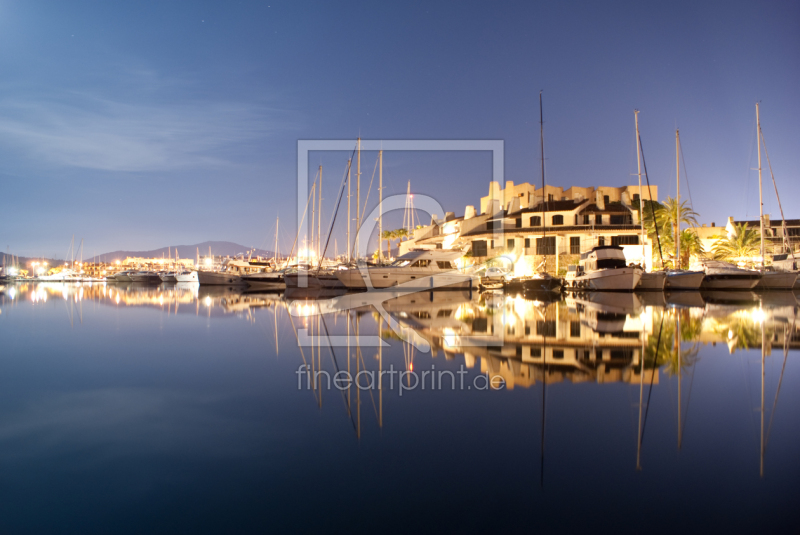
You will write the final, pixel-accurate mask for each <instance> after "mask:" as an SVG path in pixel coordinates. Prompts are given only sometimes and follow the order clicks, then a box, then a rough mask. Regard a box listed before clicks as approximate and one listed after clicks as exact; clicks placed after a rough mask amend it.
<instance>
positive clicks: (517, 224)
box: [514, 217, 522, 228]
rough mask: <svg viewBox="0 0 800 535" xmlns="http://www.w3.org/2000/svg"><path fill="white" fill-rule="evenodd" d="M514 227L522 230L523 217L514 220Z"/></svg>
mask: <svg viewBox="0 0 800 535" xmlns="http://www.w3.org/2000/svg"><path fill="white" fill-rule="evenodd" d="M514 227H516V228H522V218H521V217H518V218H516V219H515V220H514Z"/></svg>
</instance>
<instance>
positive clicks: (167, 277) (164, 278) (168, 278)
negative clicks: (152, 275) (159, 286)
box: [159, 273, 178, 282]
mask: <svg viewBox="0 0 800 535" xmlns="http://www.w3.org/2000/svg"><path fill="white" fill-rule="evenodd" d="M159 277H160V278H161V282H178V279H176V278H175V274H174V273H163V274H161V275H159Z"/></svg>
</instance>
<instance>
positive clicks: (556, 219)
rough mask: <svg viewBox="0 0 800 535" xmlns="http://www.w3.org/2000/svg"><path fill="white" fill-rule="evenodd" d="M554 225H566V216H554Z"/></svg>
mask: <svg viewBox="0 0 800 535" xmlns="http://www.w3.org/2000/svg"><path fill="white" fill-rule="evenodd" d="M553 224H554V225H563V224H564V216H563V215H554V216H553Z"/></svg>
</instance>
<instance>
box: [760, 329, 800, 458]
mask: <svg viewBox="0 0 800 535" xmlns="http://www.w3.org/2000/svg"><path fill="white" fill-rule="evenodd" d="M794 323H795V318H792V332H794ZM787 335H788V332H787V333H786V334H784V337H783V366H782V367H781V377H780V379H778V389H777V390H776V391H775V401H773V402H772V410H771V411H770V412H769V425H768V426H767V438H766V439H765V441H764V450H766V448H767V445H768V444H769V435H770V433H771V432H772V421H773V418H774V417H775V409H776V408H777V406H778V394H780V393H781V383H783V372H784V371H785V370H786V358H787V357H788V356H789V347H788V346H787V345H786V342H787V339H788V336H787Z"/></svg>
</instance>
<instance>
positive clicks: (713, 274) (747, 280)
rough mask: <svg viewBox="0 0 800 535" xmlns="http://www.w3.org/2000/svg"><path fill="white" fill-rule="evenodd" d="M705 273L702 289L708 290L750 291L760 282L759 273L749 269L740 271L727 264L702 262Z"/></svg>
mask: <svg viewBox="0 0 800 535" xmlns="http://www.w3.org/2000/svg"><path fill="white" fill-rule="evenodd" d="M703 268H704V271H705V273H706V276H705V278H704V279H703V289H708V290H752V289H753V288H754V287H755V285H756V284H758V281H759V280H761V273H760V272H758V271H753V270H751V269H741V268H738V267H736V266H734V265H733V264H729V263H727V262H720V261H718V260H706V261H705V262H703Z"/></svg>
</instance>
